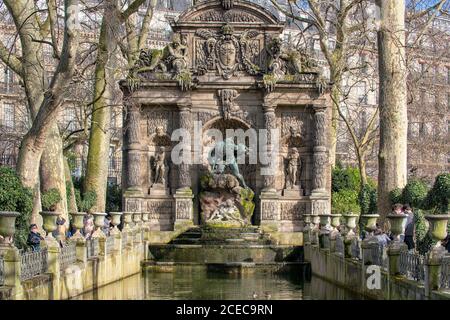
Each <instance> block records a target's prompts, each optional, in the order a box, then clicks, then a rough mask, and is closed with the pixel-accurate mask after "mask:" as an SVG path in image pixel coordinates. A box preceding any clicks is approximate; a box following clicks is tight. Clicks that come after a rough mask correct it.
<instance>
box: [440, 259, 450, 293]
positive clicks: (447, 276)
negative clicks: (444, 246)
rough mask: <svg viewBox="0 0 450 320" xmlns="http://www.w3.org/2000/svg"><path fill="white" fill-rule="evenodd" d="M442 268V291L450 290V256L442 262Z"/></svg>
mask: <svg viewBox="0 0 450 320" xmlns="http://www.w3.org/2000/svg"><path fill="white" fill-rule="evenodd" d="M441 268H442V269H441V289H443V290H450V254H447V255H446V256H445V257H444V259H443V260H442V266H441Z"/></svg>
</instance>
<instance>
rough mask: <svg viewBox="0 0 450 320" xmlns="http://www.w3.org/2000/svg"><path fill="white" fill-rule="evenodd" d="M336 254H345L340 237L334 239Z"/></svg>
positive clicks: (342, 240)
mask: <svg viewBox="0 0 450 320" xmlns="http://www.w3.org/2000/svg"><path fill="white" fill-rule="evenodd" d="M336 252H337V253H339V254H341V255H344V254H345V245H344V239H343V238H342V236H341V235H339V236H337V237H336Z"/></svg>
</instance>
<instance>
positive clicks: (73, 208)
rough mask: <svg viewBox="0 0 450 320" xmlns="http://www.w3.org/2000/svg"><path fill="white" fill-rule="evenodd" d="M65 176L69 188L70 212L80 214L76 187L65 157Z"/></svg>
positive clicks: (68, 208)
mask: <svg viewBox="0 0 450 320" xmlns="http://www.w3.org/2000/svg"><path fill="white" fill-rule="evenodd" d="M64 175H65V177H66V188H69V191H68V192H67V193H68V195H69V197H68V199H67V210H68V212H78V208H77V201H76V199H75V187H74V185H73V181H72V175H71V174H70V167H69V162H68V161H67V158H66V157H64Z"/></svg>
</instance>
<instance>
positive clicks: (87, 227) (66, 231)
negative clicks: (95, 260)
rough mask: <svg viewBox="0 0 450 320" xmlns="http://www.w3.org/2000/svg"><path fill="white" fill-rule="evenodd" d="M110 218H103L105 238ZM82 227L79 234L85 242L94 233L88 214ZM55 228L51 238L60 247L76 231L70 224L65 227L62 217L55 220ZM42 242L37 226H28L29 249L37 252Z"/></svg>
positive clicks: (107, 234) (92, 218) (108, 216)
mask: <svg viewBox="0 0 450 320" xmlns="http://www.w3.org/2000/svg"><path fill="white" fill-rule="evenodd" d="M111 219H112V218H111V216H110V215H107V216H106V217H105V221H104V225H103V227H102V228H101V230H102V231H103V233H105V235H106V236H109V235H110V232H111V229H112V227H113V226H112V224H111ZM83 223H84V226H83V229H81V230H80V232H81V234H82V235H83V237H84V238H85V239H86V240H89V239H91V238H92V235H93V234H94V231H95V224H94V217H93V216H92V215H91V214H88V215H86V216H85V217H84V221H83ZM56 225H57V228H56V230H55V231H53V233H52V235H53V237H54V238H55V239H56V240H57V241H58V243H59V244H60V246H61V247H63V246H64V243H65V242H66V240H67V239H69V238H71V237H72V236H73V235H74V234H75V231H76V229H75V228H74V227H73V225H72V224H71V223H70V224H69V228H67V227H66V219H64V217H63V216H61V215H60V216H59V217H58V218H57V219H56ZM42 240H44V237H43V236H42V235H41V234H40V233H39V230H38V226H37V225H36V224H32V225H30V232H29V233H28V238H27V244H28V246H29V247H30V248H31V250H32V251H39V250H40V246H41V241H42Z"/></svg>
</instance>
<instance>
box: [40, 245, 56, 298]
mask: <svg viewBox="0 0 450 320" xmlns="http://www.w3.org/2000/svg"><path fill="white" fill-rule="evenodd" d="M41 243H42V242H41ZM41 246H42V245H41ZM45 246H46V247H47V266H48V271H47V272H48V273H51V275H52V282H51V291H50V292H51V294H50V295H49V297H50V300H60V299H61V290H60V279H61V268H60V265H59V255H60V251H61V250H60V247H59V244H58V242H56V241H45Z"/></svg>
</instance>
